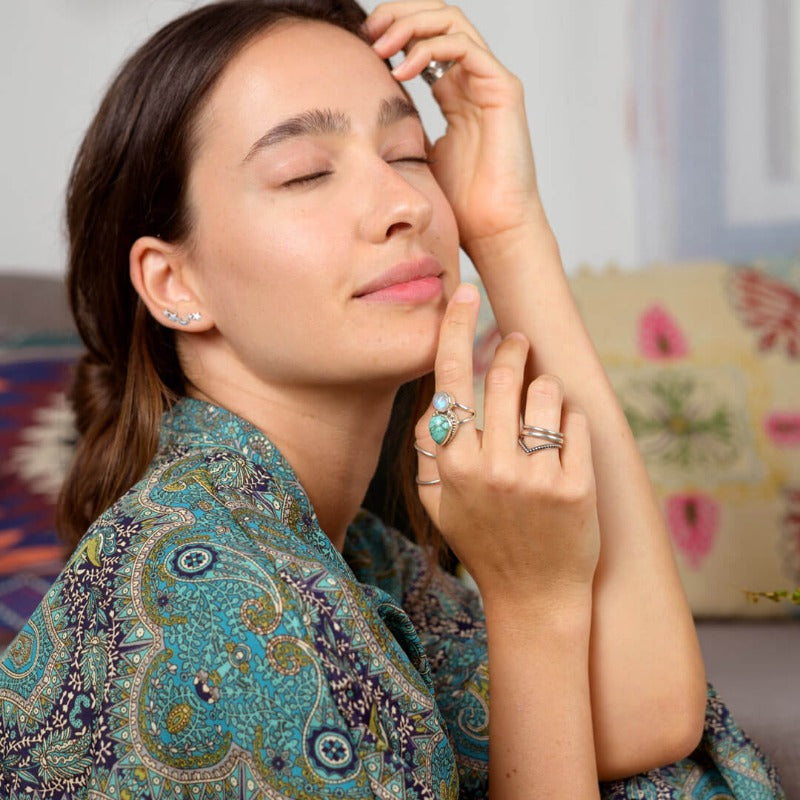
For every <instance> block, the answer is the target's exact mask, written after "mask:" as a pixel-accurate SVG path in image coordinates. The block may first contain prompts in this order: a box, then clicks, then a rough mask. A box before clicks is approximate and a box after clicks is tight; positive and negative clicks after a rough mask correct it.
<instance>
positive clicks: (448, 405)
mask: <svg viewBox="0 0 800 800" xmlns="http://www.w3.org/2000/svg"><path fill="white" fill-rule="evenodd" d="M433 408H434V410H435V411H436V413H435V414H434V415H433V416H432V417H431V419H430V422H429V423H428V430H429V431H430V433H431V439H433V441H434V442H436V444H438V445H440V446H441V447H444V446H445V445H446V444H449V443H450V442H452V441H453V439H454V438H455V435H456V433H457V432H458V429H459V427H460V426H461V425H463V424H464V423H465V422H472V420H474V419H475V409H474V408H470V407H469V406H465V405H464V404H463V403H459V402H457V401H456V399H455V398H454V397H453V396H452V395H451V394H449V393H448V392H436V394H435V395H434V396H433ZM456 409H458V410H460V411H464V412H465V413H466V415H467V416H465V417H459V416H458V414H457V413H456Z"/></svg>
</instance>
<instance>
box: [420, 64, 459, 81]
mask: <svg viewBox="0 0 800 800" xmlns="http://www.w3.org/2000/svg"><path fill="white" fill-rule="evenodd" d="M455 63H456V62H455V61H437V60H436V59H432V60H431V62H430V64H428V66H427V67H425V69H423V70H422V72H421V73H420V75H422V79H423V80H424V81H425V83H427V84H428V86H433V84H434V83H436V81H438V80H439V78H441V77H442V76H443V75H444V74H445V73H446V72H447V70H449V69H450V67H452V66H453V64H455Z"/></svg>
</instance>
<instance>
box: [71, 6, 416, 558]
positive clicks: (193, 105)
mask: <svg viewBox="0 0 800 800" xmlns="http://www.w3.org/2000/svg"><path fill="white" fill-rule="evenodd" d="M365 17H366V15H365V13H364V11H363V9H362V8H361V7H360V6H359V5H358V4H357V3H356V2H354V0H274V1H273V2H270V0H228V1H227V2H218V3H213V4H211V5H207V6H202V7H200V8H198V9H196V10H195V11H192V12H190V13H188V14H185V15H184V16H182V17H179V18H178V19H175V20H174V21H172V22H171V23H169V24H168V25H166V26H165V27H163V28H162V29H161V30H160V31H158V32H157V33H156V34H155V35H154V36H153V37H152V38H150V39H149V40H148V41H147V42H146V43H145V44H144V45H142V46H141V47H140V48H139V49H138V50H137V51H136V52H135V53H134V54H133V56H131V58H130V59H129V60H128V61H127V62H126V63H125V64H124V65H123V66H122V68H121V70H120V71H119V73H118V75H117V77H116V78H115V79H114V81H113V82H112V84H111V86H110V88H109V89H108V91H107V93H106V95H105V98H104V99H103V101H102V103H101V105H100V108H99V110H98V112H97V115H96V116H95V118H94V121H93V122H92V124H91V126H90V127H89V130H88V131H87V133H86V136H85V138H84V140H83V143H82V145H81V147H80V150H79V152H78V155H77V158H76V160H75V164H74V166H73V169H72V174H71V176H70V180H69V186H68V190H67V227H68V231H69V263H68V272H67V289H68V294H69V300H70V304H71V308H72V312H73V315H74V317H75V321H76V324H77V327H78V331H79V333H80V335H81V338H82V339H83V341H84V343H85V345H86V348H87V352H86V353H85V355H84V356H83V357H82V358H81V360H80V361H79V363H78V364H77V367H76V371H75V377H74V383H73V387H72V392H71V397H70V399H71V402H72V405H73V408H74V410H75V414H76V424H77V429H78V434H79V440H78V444H77V448H76V452H75V455H74V458H73V462H72V464H71V467H70V471H69V474H68V475H67V478H66V480H65V483H64V485H63V487H62V490H61V494H60V497H59V501H58V508H57V525H58V528H59V531H60V532H61V534H62V536H63V538H64V539H65V540H66V542H67V543H68V544H69V545H70V546H72V547H74V546H75V544H76V543H77V542H78V540H79V539H80V537H81V536H82V535H83V533H84V532H85V531H86V529H87V528H88V527H89V525H90V524H91V523H92V522H93V521H94V520H95V519H96V518H97V516H98V515H99V514H101V513H102V512H103V511H104V510H105V509H106V508H108V507H109V506H110V505H111V504H112V503H114V502H115V501H116V500H117V499H118V498H119V497H121V496H122V495H123V494H124V493H125V492H126V491H127V490H128V489H130V487H131V486H133V484H134V483H136V481H137V480H139V478H140V477H141V476H142V475H143V473H144V471H145V469H146V467H147V465H148V464H149V462H150V460H151V459H152V457H153V455H154V453H155V450H156V446H157V443H158V431H159V424H160V419H161V416H162V414H163V413H164V411H165V410H166V409H168V408H169V407H170V405H171V404H172V403H174V402H175V400H176V399H177V398H179V397H180V396H182V395H183V394H184V388H185V387H184V375H183V371H182V369H181V365H180V363H179V360H178V355H177V352H176V348H175V342H174V335H173V333H172V331H171V330H169V329H168V328H166V327H164V326H163V325H160V324H159V323H158V322H156V321H155V320H154V319H153V318H152V317H151V316H150V314H149V313H148V312H147V309H146V308H145V306H144V304H143V303H142V302H141V300H140V299H139V297H138V295H137V294H136V292H135V290H134V288H133V286H132V284H131V282H130V278H129V274H128V256H129V251H130V248H131V246H132V245H133V243H134V242H135V241H136V240H137V239H138V238H139V237H141V236H144V235H155V236H159V237H160V238H162V239H164V240H166V241H172V242H181V241H184V240H185V239H186V237H187V235H188V234H189V232H190V228H191V219H190V215H189V211H188V208H187V198H186V186H187V179H188V174H189V168H190V164H191V159H192V148H193V133H194V130H193V127H194V124H195V122H196V120H197V117H198V114H199V112H200V109H201V108H202V105H203V102H204V100H205V99H206V98H207V97H208V95H209V93H210V91H211V90H212V88H213V87H214V85H215V84H216V82H217V80H218V79H219V78H220V76H221V74H222V72H223V70H224V69H225V67H226V66H227V64H228V63H229V62H230V61H231V59H232V58H233V57H234V56H235V55H236V54H237V53H238V52H239V51H240V50H241V49H242V48H243V47H244V46H245V45H246V44H248V43H249V42H250V41H251V40H252V39H253V38H254V37H255V36H257V35H259V34H261V33H263V32H264V31H266V30H267V29H269V28H270V27H272V26H274V25H275V24H276V23H278V22H279V21H281V20H284V19H291V18H300V19H313V20H319V21H323V22H328V23H330V24H333V25H336V26H338V27H341V28H344V29H345V30H347V31H349V32H351V33H353V34H355V35H359V36H361V33H360V26H361V24H362V23H363V21H364V19H365ZM416 394H417V391H416V388H415V387H412V388H411V389H407V390H406V391H405V392H404V393H401V395H400V396H399V397H398V403H396V404H395V412H394V413H393V420H392V424H390V428H389V429H390V430H392V431H394V430H399V429H402V430H403V431H405V436H406V442H405V443H404V445H403V447H402V448H401V451H399V452H402V451H411V447H410V444H409V442H410V441H411V440H410V437H412V436H413V418H410V417H408V416H405V417H404V418H401V416H402V415H408V414H409V412H410V410H411V406H414V407H416V405H417V403H416V400H415V399H413V397H415V396H416ZM409 397H412V400H409ZM401 462H402V458H398V451H395V452H394V453H393V454H392V456H391V457H390V458H389V459H388V461H386V464H387V474H389V475H390V476H391V478H390V480H389V481H387V483H389V484H391V485H394V486H398V485H401V484H403V485H405V487H406V489H408V488H409V487H410V486H411V485H413V472H410V473H408V475H407V476H406V478H405V480H403V479H402V478H401V473H402V471H403V470H404V469H405V470H408V469H409V466H410V467H411V468H412V469H413V466H414V465H413V462H410V464H406V465H405V466H404V465H403V464H402V463H401ZM384 499H385V498H384ZM411 502H412V506H413V504H414V503H416V506H417V507H416V508H414V507H409V512H408V516H409V518H410V519H411V522H412V525H413V526H414V527H419V530H420V533H421V534H422V536H423V538H427V537H426V536H425V526H424V525H422V526H418V525H414V520H415V519H423V518H424V512H422V509H421V506H419V500H418V499H417V496H416V491H414V492H413V499H412V501H411ZM382 505H383V506H384V507H385V506H386V503H385V502H383V503H382ZM420 512H421V515H420Z"/></svg>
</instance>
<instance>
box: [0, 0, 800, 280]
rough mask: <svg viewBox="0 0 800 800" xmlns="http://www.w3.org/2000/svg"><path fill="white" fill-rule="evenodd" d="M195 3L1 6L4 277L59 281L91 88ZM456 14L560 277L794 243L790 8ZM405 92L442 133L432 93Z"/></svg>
mask: <svg viewBox="0 0 800 800" xmlns="http://www.w3.org/2000/svg"><path fill="white" fill-rule="evenodd" d="M195 5H198V3H196V2H190V1H189V0H115V1H114V2H113V3H111V2H108V0H27V2H24V3H7V4H4V8H3V12H2V15H3V24H2V26H0V53H2V56H0V59H2V66H3V69H2V70H0V102H1V103H2V105H1V106H0V107H1V108H2V118H3V123H2V126H0V186H1V187H2V191H0V220H2V222H1V223H0V270H3V269H13V270H15V271H19V270H24V271H26V272H31V273H48V274H59V273H60V272H61V271H62V268H63V264H64V243H63V235H62V217H63V211H62V204H63V199H62V198H63V189H64V185H65V182H66V178H67V174H68V170H69V167H70V164H71V161H72V159H73V156H74V154H75V152H76V149H77V146H78V142H79V139H80V137H81V135H82V133H83V131H84V130H85V128H86V126H87V124H88V122H89V120H90V118H91V115H92V114H93V112H94V110H95V108H96V106H97V104H98V102H99V99H100V96H101V93H102V91H103V89H104V87H105V86H106V85H107V83H108V81H109V80H110V77H111V75H112V74H113V73H114V71H115V70H116V69H117V67H118V66H119V64H120V62H121V61H122V60H123V59H124V58H125V57H126V56H127V55H129V54H130V53H131V52H132V51H133V49H134V48H135V47H136V45H137V44H138V43H139V42H140V41H142V40H143V39H144V38H145V37H147V36H148V35H149V34H150V33H152V32H153V31H154V30H155V29H157V28H158V27H159V26H160V25H162V24H163V23H164V22H166V21H167V20H168V19H170V18H171V17H173V16H175V15H177V14H179V13H182V12H184V11H186V10H187V9H189V8H192V7H194V6H195ZM372 5H374V3H373V4H372ZM461 5H462V7H463V8H464V10H465V12H466V13H467V15H468V16H469V17H470V19H472V20H473V22H474V23H475V25H476V26H477V28H478V29H479V30H480V31H481V32H482V33H483V35H484V36H485V38H486V40H487V41H488V43H489V45H490V46H491V47H492V49H493V50H494V51H495V52H496V53H497V54H498V55H499V56H500V58H501V59H502V60H503V61H504V62H505V63H506V64H507V65H508V67H509V68H510V69H511V70H512V71H514V72H515V73H516V74H517V75H519V76H520V77H521V78H522V80H523V82H524V85H525V88H526V97H527V100H526V103H527V112H528V117H529V120H530V128H531V131H532V136H533V141H534V147H535V153H536V157H537V165H538V170H539V180H540V187H541V191H542V194H543V197H544V200H545V206H546V208H547V210H548V213H549V216H550V218H551V222H552V225H553V227H554V228H555V231H556V234H557V235H558V238H559V241H560V243H561V246H562V251H563V255H564V261H565V264H566V266H567V268H568V269H570V270H573V269H575V268H576V267H577V266H579V265H580V264H591V265H594V266H600V265H604V264H607V263H609V262H611V263H615V264H618V265H620V266H621V267H623V268H634V267H641V266H643V265H646V264H648V263H650V262H652V261H656V260H665V261H673V260H678V259H679V260H686V259H694V258H706V257H718V258H727V259H740V260H741V259H750V258H754V257H762V256H766V257H774V256H780V255H784V256H789V255H792V254H794V253H795V252H796V251H797V249H798V247H800V2H798V0H746V1H743V0H605V1H604V2H602V3H588V2H585V0H559V2H557V3H554V2H551V0H526V2H525V3H522V2H520V1H519V0H493V1H492V2H491V3H489V2H486V0H465V2H463V3H462V4H461ZM411 90H412V92H413V93H414V96H415V98H416V99H417V101H418V103H419V105H420V107H421V109H422V111H423V115H424V118H425V120H426V124H427V127H428V129H429V132H430V134H431V135H432V136H436V135H438V134H439V133H441V131H442V129H443V125H442V122H441V117H440V115H439V114H438V111H437V109H436V108H435V106H434V105H433V103H432V101H431V99H430V96H429V92H428V90H427V87H426V86H425V85H424V84H422V83H421V82H420V81H415V82H414V85H411Z"/></svg>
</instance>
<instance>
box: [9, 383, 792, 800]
mask: <svg viewBox="0 0 800 800" xmlns="http://www.w3.org/2000/svg"><path fill="white" fill-rule="evenodd" d="M486 653H487V650H486V635H485V627H484V623H483V617H482V613H481V609H480V603H479V602H478V599H477V598H476V597H475V596H474V595H473V594H471V592H470V591H469V590H468V589H467V588H466V587H464V586H463V585H462V584H461V583H460V582H458V581H457V580H456V579H454V578H452V577H451V576H447V575H445V574H443V573H440V572H436V573H434V574H431V571H430V569H429V567H428V559H427V556H426V555H425V553H423V552H422V551H420V549H419V548H417V547H416V546H414V545H413V544H411V543H410V542H408V541H407V540H406V539H405V538H404V537H402V536H400V535H399V534H398V533H396V532H394V531H392V530H389V529H387V528H385V526H383V525H382V523H381V522H380V521H379V520H378V519H376V518H375V517H374V516H371V515H369V514H367V513H365V512H364V513H362V514H360V515H359V516H358V518H357V519H356V520H355V521H354V522H353V524H352V525H351V526H350V529H349V531H348V536H347V542H346V547H345V551H344V553H343V554H340V553H338V552H337V551H336V550H335V549H334V548H333V546H332V545H331V543H330V541H329V540H328V538H327V537H326V536H325V535H324V533H323V532H322V531H321V529H320V528H319V525H318V523H317V520H316V517H315V515H314V512H313V510H312V508H311V506H310V504H309V501H308V498H307V497H306V495H305V493H304V491H303V489H302V487H301V486H300V485H299V483H298V481H297V478H296V476H295V475H294V473H293V472H292V470H291V468H290V467H289V465H288V464H287V463H286V462H285V461H284V460H283V458H282V457H281V455H280V454H279V453H278V451H277V450H276V449H275V448H274V446H273V445H272V444H271V443H270V442H269V441H268V440H267V439H266V438H265V437H264V436H263V435H262V434H261V433H260V432H259V431H257V430H256V429H255V428H253V427H252V426H250V425H249V424H248V423H246V422H244V421H243V420H241V419H238V418H237V417H235V416H233V415H232V414H230V413H228V412H227V411H224V410H222V409H219V408H216V407H214V406H211V405H208V404H205V403H200V402H198V401H195V400H188V399H185V400H182V401H181V402H180V403H178V404H177V406H176V407H175V408H174V409H173V410H172V412H170V413H169V414H168V415H167V416H166V417H165V420H164V425H163V429H162V436H161V446H160V449H159V452H158V454H157V456H156V458H155V460H154V462H153V464H152V465H151V467H150V469H149V470H148V472H147V474H146V475H145V476H144V478H143V479H142V480H141V481H140V482H139V483H138V484H137V485H136V486H134V487H133V488H132V489H131V490H130V491H129V492H128V493H127V494H126V495H125V496H124V497H123V498H121V499H120V500H119V501H118V502H117V503H115V504H114V506H112V507H111V508H110V509H109V510H108V511H107V512H106V513H104V514H103V515H102V516H101V517H100V518H99V519H98V520H97V522H96V523H95V524H94V525H92V527H91V528H90V529H89V531H88V532H87V534H86V535H85V536H84V538H83V539H82V541H81V543H80V544H79V546H78V547H77V549H76V551H75V553H74V554H73V556H72V557H71V559H70V561H69V563H68V564H67V566H66V567H65V569H64V570H63V572H62V573H61V575H60V576H59V578H58V579H57V581H56V582H55V583H54V584H53V586H52V587H51V589H50V590H49V591H48V593H47V595H46V596H45V598H44V600H43V601H42V603H41V605H40V606H39V607H38V608H37V610H36V611H35V612H34V614H33V615H32V617H31V618H30V620H29V621H28V623H27V624H26V625H25V627H24V628H23V629H22V630H21V631H20V632H19V634H18V635H17V637H16V639H15V640H14V641H13V642H12V643H11V645H10V646H9V648H8V649H7V651H6V652H5V653H4V655H3V659H4V660H3V661H2V662H0V797H2V798H23V797H25V798H30V797H39V798H66V799H67V800H69V799H70V798H95V799H97V800H99V799H100V798H104V799H109V800H110V799H111V798H114V800H139V799H140V798H149V799H150V800H161V798H179V797H180V798H186V797H192V798H206V800H211V799H212V798H213V799H215V800H217V799H220V800H221V798H247V800H256V799H257V798H358V797H369V798H371V797H379V798H405V799H407V800H412V799H413V798H456V797H462V798H480V797H485V796H486V794H487V783H486V781H487V761H488V714H489V676H488V667H487V657H486ZM603 793H604V795H605V796H606V797H613V798H618V797H619V798H622V797H624V798H650V797H652V798H683V797H688V798H695V797H697V798H699V797H711V796H713V797H719V798H728V797H731V798H734V797H740V798H748V800H749V799H750V798H752V799H753V800H759V798H765V799H766V798H773V797H782V794H781V791H780V789H779V787H778V784H777V778H776V776H775V775H774V772H773V771H772V770H771V769H770V767H769V765H768V764H767V762H766V761H765V760H764V759H763V757H762V756H761V754H760V753H759V751H758V749H757V748H756V747H755V746H754V745H753V744H752V743H751V742H750V741H749V740H748V739H747V738H746V737H745V736H744V734H743V733H742V732H741V731H739V729H738V728H737V727H736V725H735V723H734V722H733V721H732V720H731V719H730V716H729V714H728V712H727V710H726V709H725V707H724V706H723V705H722V704H721V703H720V702H719V701H718V700H717V698H716V697H715V696H714V695H713V693H712V694H711V696H710V700H709V706H708V715H707V724H706V734H705V737H704V741H703V745H702V747H701V748H700V749H699V750H698V752H697V753H696V754H695V757H693V758H692V759H686V760H684V761H683V762H680V763H679V764H677V765H674V766H672V767H668V768H664V769H663V770H657V771H655V772H652V773H648V774H646V775H643V776H637V777H635V778H632V779H630V780H628V781H622V782H618V783H615V784H609V785H607V786H604V787H603Z"/></svg>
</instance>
